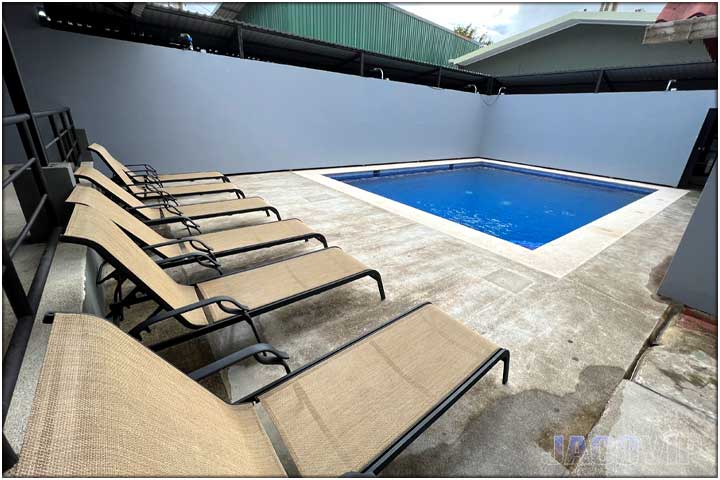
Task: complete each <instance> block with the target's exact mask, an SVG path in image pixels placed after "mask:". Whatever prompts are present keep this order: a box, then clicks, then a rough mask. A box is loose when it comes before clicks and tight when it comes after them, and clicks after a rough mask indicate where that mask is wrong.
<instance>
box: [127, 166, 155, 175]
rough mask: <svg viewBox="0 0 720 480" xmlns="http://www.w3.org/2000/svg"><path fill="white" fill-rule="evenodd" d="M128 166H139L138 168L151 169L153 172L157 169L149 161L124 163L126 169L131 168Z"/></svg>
mask: <svg viewBox="0 0 720 480" xmlns="http://www.w3.org/2000/svg"><path fill="white" fill-rule="evenodd" d="M130 167H140V168H139V169H138V170H143V169H144V170H147V171H151V172H154V173H155V174H157V170H155V168H154V167H153V166H152V165H150V164H149V163H126V164H125V168H126V169H128V170H132V168H130Z"/></svg>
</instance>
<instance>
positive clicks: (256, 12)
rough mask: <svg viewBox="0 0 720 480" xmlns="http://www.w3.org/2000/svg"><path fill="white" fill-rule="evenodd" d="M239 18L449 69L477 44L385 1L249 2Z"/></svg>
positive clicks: (268, 26) (263, 25)
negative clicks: (453, 61) (457, 59)
mask: <svg viewBox="0 0 720 480" xmlns="http://www.w3.org/2000/svg"><path fill="white" fill-rule="evenodd" d="M237 19H238V20H241V21H243V22H247V23H250V24H253V25H259V26H262V27H266V28H271V29H273V30H279V31H281V32H286V33H292V34H295V35H301V36H304V37H310V38H314V39H317V40H324V41H327V42H331V43H336V44H339V45H345V46H347V47H351V48H357V49H362V50H367V51H371V52H377V53H383V54H385V55H391V56H393V57H399V58H405V59H408V60H415V61H421V62H426V63H430V64H433V65H438V66H448V65H449V59H451V58H454V57H457V56H460V55H463V54H465V53H467V52H470V51H473V50H475V49H476V48H477V47H478V44H477V43H476V42H473V41H470V40H468V39H466V38H463V37H461V36H459V35H457V34H455V33H453V32H451V31H450V30H448V29H446V28H443V27H441V26H439V25H436V24H434V23H432V22H429V21H426V20H424V19H421V18H419V17H417V16H415V15H412V14H410V13H409V12H406V11H404V10H402V9H400V8H397V7H393V6H391V5H388V4H384V3H248V4H246V5H245V7H244V8H243V9H242V10H241V11H240V13H239V15H238V17H237Z"/></svg>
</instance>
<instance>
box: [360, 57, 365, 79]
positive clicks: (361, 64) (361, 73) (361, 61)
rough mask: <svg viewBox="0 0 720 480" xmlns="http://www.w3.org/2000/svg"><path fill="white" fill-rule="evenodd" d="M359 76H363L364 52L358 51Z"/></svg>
mask: <svg viewBox="0 0 720 480" xmlns="http://www.w3.org/2000/svg"><path fill="white" fill-rule="evenodd" d="M360 76H361V77H364V76H365V52H360Z"/></svg>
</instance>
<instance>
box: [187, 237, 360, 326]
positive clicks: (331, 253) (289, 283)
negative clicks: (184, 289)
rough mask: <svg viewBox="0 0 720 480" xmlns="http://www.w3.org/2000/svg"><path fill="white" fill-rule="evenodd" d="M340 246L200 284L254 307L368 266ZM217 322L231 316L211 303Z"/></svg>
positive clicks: (205, 289) (204, 293)
mask: <svg viewBox="0 0 720 480" xmlns="http://www.w3.org/2000/svg"><path fill="white" fill-rule="evenodd" d="M367 269H368V267H366V266H365V265H363V264H362V263H360V262H359V261H358V260H356V259H355V258H353V257H351V256H350V255H348V254H346V253H345V252H343V251H342V250H340V249H339V248H326V249H323V250H318V251H315V252H312V253H309V254H306V255H300V256H298V257H294V258H289V259H287V260H283V261H281V262H276V263H272V264H270V265H265V266H262V267H258V268H253V269H251V270H247V271H244V272H238V273H235V274H233V275H228V276H225V277H220V278H216V279H213V280H208V281H206V282H203V283H200V284H198V285H197V288H198V290H199V291H200V293H201V294H202V296H203V297H204V298H210V297H215V296H222V295H227V296H230V297H232V298H234V299H235V300H237V301H238V302H240V303H242V304H243V305H245V306H247V307H248V308H249V309H250V310H254V309H256V308H258V307H261V306H264V305H269V304H271V303H273V302H276V301H278V300H282V299H284V298H288V297H291V296H293V295H297V294H298V293H302V292H305V291H308V290H311V289H313V288H316V287H320V286H322V285H325V284H328V283H330V282H333V281H336V280H340V279H342V278H345V277H348V276H350V275H353V274H356V273H359V272H362V271H364V270H367ZM208 311H209V316H210V318H211V319H212V321H213V322H216V321H218V320H221V319H222V318H225V317H227V316H229V314H227V313H225V312H223V311H222V310H220V308H218V307H217V306H215V305H213V306H211V307H208Z"/></svg>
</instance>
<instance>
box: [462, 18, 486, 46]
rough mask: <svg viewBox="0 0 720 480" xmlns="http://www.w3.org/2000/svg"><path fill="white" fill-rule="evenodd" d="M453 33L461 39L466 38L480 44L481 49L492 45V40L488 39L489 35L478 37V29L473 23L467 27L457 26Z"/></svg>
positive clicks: (484, 34)
mask: <svg viewBox="0 0 720 480" xmlns="http://www.w3.org/2000/svg"><path fill="white" fill-rule="evenodd" d="M453 32H455V33H457V34H458V35H460V36H461V37H465V38H467V39H468V40H474V41H476V42H478V43H479V44H480V46H481V47H486V46H488V45H490V44H492V40H491V39H490V37H488V35H487V33H483V34H480V35H478V29H477V27H476V26H474V25H473V24H472V23H468V24H467V25H455V28H454V29H453Z"/></svg>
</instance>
